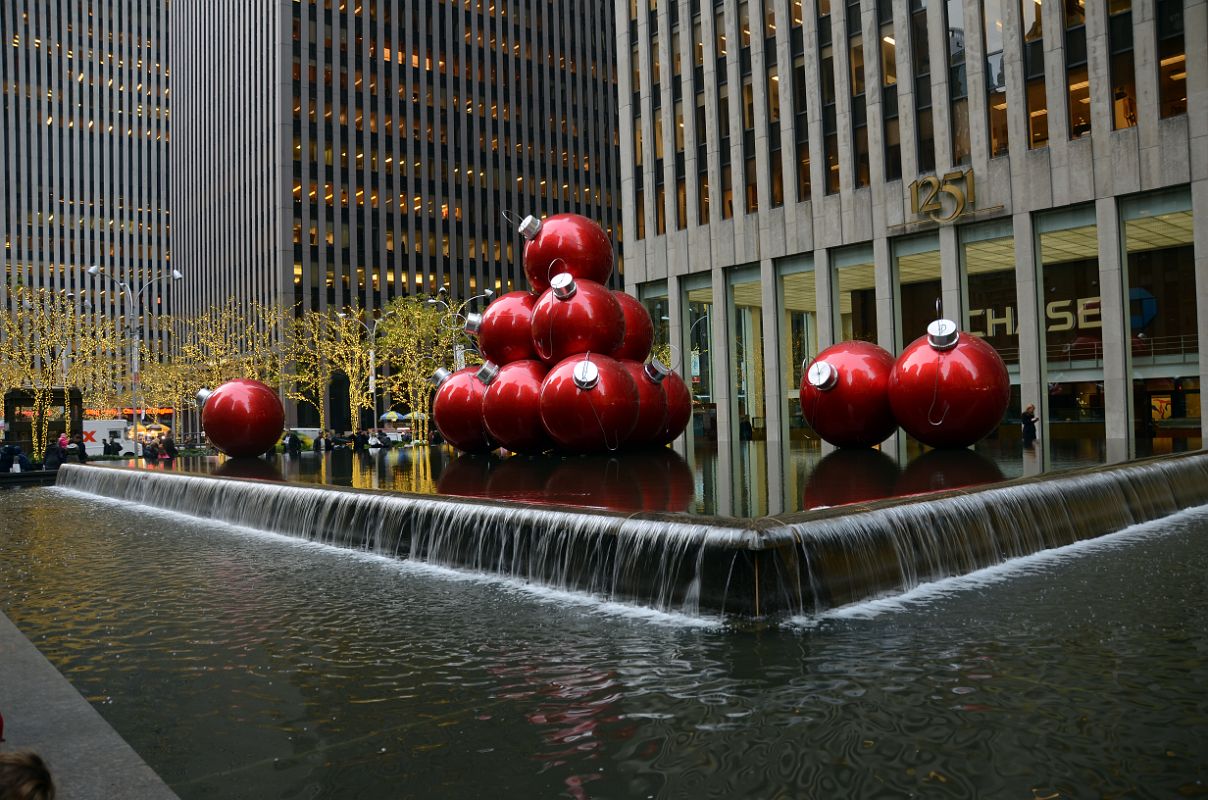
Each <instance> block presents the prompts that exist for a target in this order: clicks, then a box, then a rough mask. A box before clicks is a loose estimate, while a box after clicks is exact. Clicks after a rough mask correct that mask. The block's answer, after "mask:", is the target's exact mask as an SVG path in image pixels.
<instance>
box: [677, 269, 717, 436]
mask: <svg viewBox="0 0 1208 800" xmlns="http://www.w3.org/2000/svg"><path fill="white" fill-rule="evenodd" d="M682 285H683V292H684V294H683V298H682V301H681V308H682V309H683V314H684V319H683V320H682V326H683V331H684V342H683V346H682V348H683V353H684V364H685V365H686V367H687V369H685V370H684V379H685V381H687V383H688V389H689V390H690V391H691V393H692V424H691V426H690V429H691V431H692V442H693V444H694V446H695V447H696V448H700V447H701V446H702V445H703V446H705V447H708V448H711V449H715V448H716V447H717V403H716V401H715V399H714V397H713V360H712V359H713V352H712V351H713V332H712V327H711V322H710V317H711V316H712V311H713V284H712V283H711V278H710V276H709V275H708V274H707V273H706V274H702V275H691V276H689V277H688V278H686V279H685V280H684V281H683V283H682Z"/></svg>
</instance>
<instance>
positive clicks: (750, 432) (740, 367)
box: [726, 266, 768, 514]
mask: <svg viewBox="0 0 1208 800" xmlns="http://www.w3.org/2000/svg"><path fill="white" fill-rule="evenodd" d="M726 283H727V285H728V291H727V295H728V300H729V303H728V308H727V309H726V310H727V314H726V321H727V332H728V334H729V339H730V352H729V354H728V355H729V358H728V364H729V368H730V375H729V381H730V389H731V390H732V391H733V392H734V396H733V400H732V401H731V409H730V412H731V413H730V424H731V425H732V426H733V429H732V430H731V431H730V438H731V441H732V442H733V443H734V444H733V456H734V460H733V462H732V464H733V483H734V505H735V510H736V511H738V512H739V513H743V514H758V513H763V512H762V510H763V509H766V507H767V474H766V473H767V438H768V435H767V433H768V432H767V411H766V403H767V400H766V397H765V393H764V385H765V384H764V348H763V343H764V336H763V282H762V281H761V280H760V273H759V267H758V266H752V267H740V268H736V269H733V270H730V271H729V272H728V273H727V276H726Z"/></svg>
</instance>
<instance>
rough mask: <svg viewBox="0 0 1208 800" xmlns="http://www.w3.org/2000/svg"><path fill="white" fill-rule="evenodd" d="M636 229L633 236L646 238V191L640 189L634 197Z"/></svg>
mask: <svg viewBox="0 0 1208 800" xmlns="http://www.w3.org/2000/svg"><path fill="white" fill-rule="evenodd" d="M633 215H634V231H633V238H634V239H637V240H639V241H640V240H642V239H645V238H646V193H645V192H643V191H642V190H641V189H638V190H637V191H636V192H635V193H634V197H633Z"/></svg>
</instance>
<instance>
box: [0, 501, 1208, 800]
mask: <svg viewBox="0 0 1208 800" xmlns="http://www.w3.org/2000/svg"><path fill="white" fill-rule="evenodd" d="M0 506H2V507H3V510H4V513H3V520H2V521H0V607H2V608H3V610H4V611H5V613H7V614H8V615H9V616H10V617H11V618H12V619H13V621H14V622H15V623H16V624H17V625H18V626H19V627H20V628H21V630H22V631H24V632H25V633H26V635H27V636H29V637H30V638H31V639H32V640H33V641H34V642H35V643H36V644H37V645H38V647H39V648H41V649H42V651H43V652H44V653H45V654H46V655H47V657H48V658H50V660H51V661H52V662H53V663H54V664H55V665H56V666H57V667H58V668H59V669H60V670H61V671H62V672H63V673H64V674H65V675H66V676H67V677H68V678H69V679H70V680H71V681H72V682H73V683H74V684H75V685H76V687H78V688H79V689H80V691H81V692H82V693H83V694H84V695H85V696H87V697H88V698H89V699H90V700H91V701H92V702H93V703H94V704H95V705H96V706H97V707H98V708H99V710H100V711H101V713H102V714H103V715H104V716H105V718H106V719H107V720H108V721H109V722H110V723H111V724H112V725H113V726H114V727H115V728H116V729H117V730H118V731H119V732H120V733H121V734H122V735H123V736H124V737H125V738H126V739H127V740H128V741H129V742H130V743H131V744H132V745H133V746H134V748H135V749H136V750H137V751H138V752H139V753H140V754H141V755H142V756H143V757H144V758H145V759H146V760H147V762H148V763H149V764H150V765H151V766H152V767H153V768H154V769H155V770H156V771H158V772H159V773H160V775H161V776H163V778H164V779H165V780H166V781H167V782H168V783H169V784H170V785H171V786H172V788H173V789H174V790H176V791H177V792H178V793H179V794H180V795H181V797H183V798H186V800H188V799H189V798H203V797H206V798H208V797H223V798H295V797H298V798H311V797H341V798H342V797H365V798H377V797H417V798H429V797H524V798H530V797H572V798H582V797H598V798H606V797H614V798H628V797H706V796H708V797H786V798H800V797H817V798H839V797H844V798H846V797H877V798H881V797H907V796H926V797H954V798H966V797H974V796H980V797H1013V798H1057V797H1061V798H1068V797H1176V796H1195V795H1200V794H1204V793H1206V792H1208V784H1206V783H1205V781H1206V780H1208V775H1206V774H1205V773H1206V772H1208V766H1206V761H1208V748H1206V746H1205V744H1204V733H1205V731H1206V730H1208V691H1206V690H1205V688H1204V687H1206V686H1208V661H1206V656H1208V639H1206V638H1205V635H1204V631H1205V628H1206V627H1208V578H1206V577H1205V576H1208V547H1206V546H1205V537H1206V536H1208V509H1197V510H1193V511H1190V512H1186V513H1184V514H1180V515H1177V516H1175V517H1172V518H1169V519H1167V520H1163V521H1161V522H1158V523H1154V524H1150V525H1147V526H1142V527H1141V528H1138V529H1132V530H1130V531H1128V532H1125V533H1123V534H1117V535H1114V536H1111V537H1106V538H1105V539H1103V540H1099V541H1097V542H1096V543H1093V544H1090V545H1085V546H1080V547H1077V548H1075V549H1073V550H1071V551H1069V552H1063V553H1056V554H1040V555H1038V556H1035V557H1032V558H1029V559H1026V560H1024V561H1023V562H1021V563H1019V564H1016V565H1015V566H1014V567H1012V568H1008V569H1006V570H1003V569H998V570H996V571H994V572H991V573H986V574H983V575H979V576H974V577H972V578H969V577H966V578H962V579H955V580H953V581H950V582H947V583H944V584H941V585H938V586H932V587H925V588H924V589H923V590H922V591H918V592H916V593H914V594H913V595H911V596H909V597H907V598H904V599H902V600H899V601H894V602H881V603H871V604H866V605H863V606H860V607H857V608H850V609H845V610H843V611H841V612H839V613H836V614H832V615H830V616H828V617H826V618H824V619H803V620H796V621H794V623H793V624H791V625H788V626H785V627H782V628H779V629H746V630H732V629H725V628H723V627H721V626H720V625H718V624H716V623H714V622H710V621H707V620H705V621H702V620H691V619H684V618H677V617H667V616H658V615H652V614H649V613H644V612H640V611H635V610H631V609H625V608H620V607H616V606H602V605H598V604H595V603H593V602H591V601H590V599H587V598H577V597H571V596H566V595H555V594H550V593H544V592H539V591H532V590H529V589H526V588H524V587H520V586H516V585H512V584H507V583H501V582H500V581H498V580H494V579H490V578H485V577H477V576H467V575H463V574H459V573H455V572H449V571H445V570H439V569H434V568H430V567H425V566H422V565H412V564H406V563H396V562H391V561H388V560H384V559H379V558H376V557H371V556H366V555H361V554H356V553H349V552H346V551H340V550H335V549H329V548H325V547H322V546H318V545H312V544H307V543H302V542H297V541H294V540H290V539H288V538H282V537H276V536H270V535H265V534H259V533H256V532H253V531H248V530H245V529H238V528H231V527H216V526H213V525H211V524H209V523H204V522H198V521H195V520H190V519H188V518H184V517H176V516H170V515H167V514H162V513H158V512H154V511H151V510H148V509H144V508H140V507H132V506H129V505H122V504H118V503H114V502H112V501H109V500H99V499H93V498H89V497H86V496H82V495H78V494H74V493H69V492H64V491H61V490H56V489H37V490H23V491H18V492H6V493H0Z"/></svg>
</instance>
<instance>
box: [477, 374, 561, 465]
mask: <svg viewBox="0 0 1208 800" xmlns="http://www.w3.org/2000/svg"><path fill="white" fill-rule="evenodd" d="M546 372H547V370H546V367H545V365H544V364H542V363H541V362H540V361H536V360H533V359H526V360H524V361H513V362H512V363H511V364H507V365H505V366H503V367H501V368H500V369H499V374H498V375H497V376H495V380H493V381H491V385H490V386H488V387H487V391H486V394H485V395H483V398H482V422H483V424H484V425H485V426H486V429H487V433H488V434H490V436H491V438H492V439H493V440H494V441H496V442H498V443H499V445H500V446H501V447H504V448H505V449H507V450H510V451H512V452H513V453H524V454H526V455H533V454H537V453H541V452H544V451H546V450H548V449H550V448H551V447H553V445H554V442H553V440H552V439H550V437H549V434H548V433H546V431H545V425H543V424H542V422H541V382H542V381H543V380H545V373H546Z"/></svg>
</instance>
